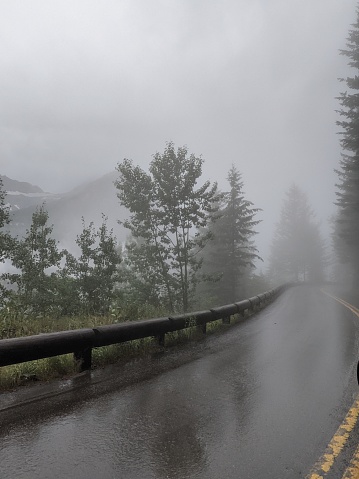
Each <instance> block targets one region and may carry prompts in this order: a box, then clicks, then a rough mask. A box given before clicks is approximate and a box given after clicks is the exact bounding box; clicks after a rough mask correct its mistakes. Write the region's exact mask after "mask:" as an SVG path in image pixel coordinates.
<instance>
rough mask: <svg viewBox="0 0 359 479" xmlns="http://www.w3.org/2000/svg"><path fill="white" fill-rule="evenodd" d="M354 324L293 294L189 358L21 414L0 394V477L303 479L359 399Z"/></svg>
mask: <svg viewBox="0 0 359 479" xmlns="http://www.w3.org/2000/svg"><path fill="white" fill-rule="evenodd" d="M357 321H359V320H358V318H356V317H355V316H354V315H353V314H352V312H350V311H349V310H348V309H346V308H345V307H343V306H342V305H341V304H339V303H337V302H336V301H335V300H333V299H332V298H330V297H328V296H326V295H325V294H323V293H322V292H321V291H320V289H319V288H315V287H309V286H297V287H294V288H291V289H289V290H287V291H286V292H285V293H284V294H283V295H282V296H280V297H279V298H278V299H277V300H276V301H275V302H274V303H273V304H271V305H269V306H268V307H267V308H266V309H265V310H263V311H262V312H260V313H258V314H256V315H255V316H254V317H252V318H250V319H248V320H246V321H245V322H242V323H239V324H238V325H235V326H231V327H229V328H228V329H227V330H226V331H225V332H224V333H223V334H221V335H213V336H211V337H208V338H206V339H205V340H203V341H201V342H200V343H197V344H191V345H189V346H185V347H184V348H183V350H182V351H177V352H174V351H172V352H171V351H170V352H166V353H165V354H163V355H159V356H158V357H153V358H151V359H148V360H146V361H143V360H142V361H137V362H136V363H132V364H130V365H128V366H126V367H124V368H122V369H120V368H116V367H114V368H111V369H108V370H105V371H103V372H98V371H97V372H95V373H91V374H87V375H84V376H82V377H81V378H78V379H77V380H76V381H75V380H74V381H72V382H71V381H70V382H67V383H60V384H56V385H52V386H50V387H47V389H46V387H45V389H41V386H40V389H38V391H41V394H43V399H42V400H38V401H33V402H31V401H29V400H28V401H27V405H24V406H22V407H8V405H9V404H10V402H9V401H10V400H9V397H8V395H3V398H2V402H1V400H0V477H1V479H8V478H9V479H10V478H11V479H12V478H16V479H22V478H27V479H32V478H34V479H35V478H38V479H41V478H44V479H45V478H46V479H47V478H49V479H56V478H76V479H82V478H83V479H85V478H86V479H92V478H104V479H107V478H121V479H151V478H156V479H165V478H166V479H167V478H170V479H187V478H198V479H222V478H223V479H232V478H233V479H239V478H240V479H246V478H251V479H252V478H253V479H254V478H255V479H262V478H263V479H264V478H266V479H268V478H273V479H282V478H296V479H297V478H301V477H303V478H304V477H306V476H307V475H308V474H309V472H310V470H311V468H312V466H313V465H314V464H315V462H316V461H317V460H318V459H319V457H320V456H321V454H322V453H323V451H324V450H325V448H326V446H327V444H328V443H329V441H330V440H331V438H332V436H333V434H334V433H335V431H336V430H337V428H338V427H339V426H340V424H341V422H342V420H343V418H344V416H345V415H346V413H347V411H348V409H349V408H350V406H351V404H352V403H353V400H354V398H355V397H356V395H357V393H358V387H357V385H356V378H355V374H356V372H355V366H356V361H357V359H358V348H357V345H358V344H357V343H358V341H357V339H358V338H357V336H358V334H357V330H358V328H357V324H356V322H357ZM70 383H71V384H70ZM69 384H70V385H69ZM66 388H67V389H66ZM62 389H64V391H65V392H64V393H63V394H61V392H62ZM23 394H24V393H23ZM27 394H28V393H27ZM12 397H13V396H12ZM24 397H25V396H24ZM28 398H29V396H27V399H28ZM6 401H8V402H6ZM1 408H2V409H3V410H2V412H1ZM336 474H339V473H338V472H337V473H336ZM336 477H341V474H340V475H337V476H336Z"/></svg>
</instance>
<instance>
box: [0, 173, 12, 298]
mask: <svg viewBox="0 0 359 479" xmlns="http://www.w3.org/2000/svg"><path fill="white" fill-rule="evenodd" d="M5 196H6V193H5V190H4V185H3V182H2V179H1V178H0V263H4V262H5V260H6V259H7V258H9V256H10V251H11V244H12V241H11V237H10V235H9V234H8V233H7V232H6V231H5V230H4V228H5V227H6V225H7V224H9V222H10V211H9V208H8V207H7V206H6V204H5ZM4 280H5V275H4V274H1V276H0V308H1V307H2V306H3V305H4V304H5V301H6V298H7V296H8V291H7V289H6V287H5V286H4V282H5V281H4Z"/></svg>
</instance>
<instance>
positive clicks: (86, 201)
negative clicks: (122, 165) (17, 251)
mask: <svg viewBox="0 0 359 479" xmlns="http://www.w3.org/2000/svg"><path fill="white" fill-rule="evenodd" d="M117 176H118V172H115V171H114V172H111V173H108V174H107V175H105V176H102V177H101V178H99V179H97V180H95V181H92V182H90V183H86V184H84V185H81V186H79V187H77V188H75V189H74V190H72V191H70V192H68V193H64V194H61V195H53V194H51V193H45V192H43V191H42V190H41V189H40V188H38V187H36V186H33V185H30V184H29V183H24V184H23V186H22V183H21V182H17V181H16V180H10V179H9V178H7V177H2V178H3V182H4V187H5V190H7V188H9V186H10V187H11V188H17V190H7V196H6V202H7V203H8V204H9V205H10V207H11V211H12V220H11V223H10V227H9V231H10V233H11V234H12V235H13V236H19V237H21V236H23V235H24V233H25V232H26V229H28V228H29V227H30V225H31V218H32V214H33V213H34V211H35V210H36V207H37V206H39V205H41V204H42V203H43V202H45V207H46V210H47V211H48V213H49V222H50V224H53V225H54V230H53V236H54V237H55V238H56V239H57V240H58V241H59V242H60V245H61V247H65V248H67V249H69V250H70V251H74V250H76V245H75V239H76V235H78V234H80V233H81V231H82V221H81V218H82V217H83V218H84V220H85V223H86V224H89V223H90V222H91V221H93V222H94V224H95V225H96V226H99V225H100V224H101V222H102V214H105V215H106V216H108V226H109V228H113V230H114V233H115V235H116V237H117V239H118V240H119V241H121V242H122V241H124V240H125V239H126V235H127V230H125V228H123V226H120V225H119V224H118V223H117V221H118V220H123V219H124V218H125V217H126V215H127V210H125V209H124V208H123V207H122V206H120V204H119V201H118V199H117V196H116V188H115V186H114V184H113V182H114V181H115V179H116V178H117ZM4 178H5V180H4ZM21 189H22V191H20V190H21ZM25 191H26V192H25Z"/></svg>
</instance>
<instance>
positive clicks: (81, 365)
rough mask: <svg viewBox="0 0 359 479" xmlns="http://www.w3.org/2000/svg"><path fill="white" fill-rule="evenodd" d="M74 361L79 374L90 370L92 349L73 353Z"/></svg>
mask: <svg viewBox="0 0 359 479" xmlns="http://www.w3.org/2000/svg"><path fill="white" fill-rule="evenodd" d="M74 359H75V361H76V363H77V366H78V369H79V371H80V372H82V371H87V370H88V369H91V365H92V348H90V347H88V348H85V349H82V350H81V351H75V352H74Z"/></svg>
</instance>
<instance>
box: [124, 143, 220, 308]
mask: <svg viewBox="0 0 359 479" xmlns="http://www.w3.org/2000/svg"><path fill="white" fill-rule="evenodd" d="M202 165H203V159H202V158H201V157H196V156H195V155H193V154H190V155H189V154H188V150H187V148H186V147H185V146H184V147H180V148H178V149H177V152H176V151H175V148H174V145H173V143H171V142H169V143H167V145H166V148H165V150H164V153H163V154H160V153H156V154H155V155H154V157H153V160H152V162H151V164H150V168H149V173H146V172H144V171H143V170H142V169H141V168H140V167H138V166H134V165H133V164H132V162H131V161H129V160H127V159H125V160H124V161H123V162H122V163H120V164H118V167H117V169H118V171H119V173H120V177H119V179H118V180H117V182H116V183H115V184H116V187H117V189H118V198H119V200H120V202H121V204H123V205H124V206H125V207H127V208H128V209H129V211H130V212H131V216H130V218H129V220H127V221H125V222H124V226H125V227H126V228H128V229H129V230H130V232H131V235H132V238H133V239H132V240H131V242H129V243H128V245H127V252H126V266H127V271H128V273H129V274H130V277H131V278H132V284H133V287H134V288H135V289H137V291H138V292H139V293H140V294H142V295H143V294H146V293H145V290H144V287H146V288H149V289H150V298H151V300H152V298H154V300H155V301H156V299H155V298H157V301H161V302H165V304H166V307H168V309H170V310H171V311H174V310H182V311H188V309H189V306H190V304H191V300H192V298H193V295H194V292H195V288H196V284H197V281H198V279H199V271H200V269H201V266H202V261H201V260H200V258H199V256H198V254H197V253H198V250H200V249H202V248H203V247H204V245H205V244H206V242H207V241H208V239H209V236H205V235H200V234H199V230H200V228H205V227H206V226H207V224H208V221H209V218H210V215H211V214H212V213H213V211H214V210H215V203H216V202H217V200H218V193H217V184H216V183H214V184H213V185H212V186H211V184H210V182H209V181H206V182H204V183H203V185H202V186H199V187H197V183H198V181H199V179H200V177H201V175H202Z"/></svg>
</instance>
